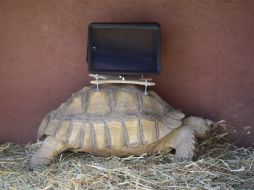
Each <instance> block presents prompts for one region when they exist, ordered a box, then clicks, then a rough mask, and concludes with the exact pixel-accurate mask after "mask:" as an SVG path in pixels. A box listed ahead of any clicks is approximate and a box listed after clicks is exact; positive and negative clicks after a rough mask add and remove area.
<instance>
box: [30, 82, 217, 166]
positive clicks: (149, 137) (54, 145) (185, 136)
mask: <svg viewBox="0 0 254 190" xmlns="http://www.w3.org/2000/svg"><path fill="white" fill-rule="evenodd" d="M212 125H213V122H212V121H211V120H208V119H202V118H199V117H187V118H185V115H184V114H183V113H182V112H181V111H179V110H176V109H174V108H172V107H171V106H170V105H169V104H168V103H166V102H165V101H163V100H162V98H160V97H159V96H158V95H157V94H156V93H155V92H154V91H149V94H148V95H145V94H144V93H143V91H142V90H141V89H140V88H139V87H138V86H136V85H122V84H117V85H116V84H114V85H113V84H105V85H102V86H101V87H100V89H99V90H97V89H96V87H95V86H87V87H84V88H83V89H81V90H80V91H78V92H77V93H74V94H73V95H72V96H71V98H69V99H68V100H67V101H66V102H65V103H63V104H62V105H61V106H60V107H59V108H57V109H56V110H53V111H51V112H50V113H49V114H47V115H46V116H45V118H44V119H43V120H42V122H41V124H40V126H39V129H38V136H37V138H38V139H40V140H42V139H44V142H43V143H42V146H41V147H40V149H39V150H38V152H37V153H35V154H34V155H33V156H32V158H31V159H30V161H29V163H28V164H29V168H30V169H34V168H37V167H40V166H45V165H49V164H50V163H51V161H52V160H53V159H54V157H55V156H56V155H58V154H60V153H61V152H63V151H65V150H68V149H72V150H78V151H81V152H88V153H93V154H97V155H103V156H110V155H115V156H120V157H123V156H129V155H142V154H144V153H148V154H152V153H156V152H165V151H170V150H172V149H174V150H175V156H176V158H177V159H179V160H190V159H192V158H193V156H194V152H195V142H196V140H195V139H196V137H204V136H205V135H206V134H207V133H208V132H209V131H210V129H211V127H212Z"/></svg>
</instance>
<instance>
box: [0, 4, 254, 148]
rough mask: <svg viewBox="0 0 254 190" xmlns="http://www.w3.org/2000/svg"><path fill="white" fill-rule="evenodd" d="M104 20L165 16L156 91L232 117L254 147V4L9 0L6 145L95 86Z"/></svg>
mask: <svg viewBox="0 0 254 190" xmlns="http://www.w3.org/2000/svg"><path fill="white" fill-rule="evenodd" d="M94 21H96V22H146V21H149V22H151V21H153V22H159V23H160V24H161V29H162V71H161V75H160V76H158V77H156V82H157V86H156V88H155V90H156V91H157V92H158V93H159V94H160V95H161V96H162V97H163V98H164V99H165V100H166V101H168V102H169V103H170V104H171V105H173V106H174V107H176V108H179V109H181V110H182V111H184V112H185V113H187V114H194V115H200V116H205V117H209V118H212V119H215V120H220V119H225V120H227V121H228V122H229V123H230V124H232V126H235V129H234V128H232V130H231V137H232V139H234V140H239V142H240V143H241V144H249V145H251V144H252V145H253V143H254V137H253V135H252V134H253V133H254V127H253V123H254V117H253V116H254V110H253V108H254V95H253V93H254V85H253V83H254V82H253V79H254V77H253V73H254V52H253V50H254V1H252V0H245V1H240V0H239V1H233V0H232V1H230V0H227V1H226V0H225V1H223V0H221V1H203V0H199V1H198V0H193V1H179V0H170V1H166V0H149V1H143V0H135V1H134V0H133V1H132V0H93V1H89V0H80V1H78V0H62V1H58V0H43V1H40V0H26V1H21V0H11V1H10V0H0V86H1V90H0V105H1V107H0V143H3V142H6V141H12V142H22V143H26V142H28V141H32V140H35V137H36V130H37V127H38V125H39V123H40V121H41V119H42V118H43V116H44V115H45V114H46V113H48V112H49V111H50V110H52V109H54V108H56V107H57V106H59V104H60V103H62V102H63V101H65V100H66V99H67V98H68V97H69V96H70V95H71V93H72V92H75V91H77V90H78V89H80V88H82V87H83V86H84V85H87V84H88V83H89V82H88V80H89V79H88V76H87V66H86V40H87V39H86V38H87V37H86V36H87V26H88V24H89V23H90V22H94ZM245 129H247V131H250V132H251V134H250V135H248V134H247V131H246V130H245Z"/></svg>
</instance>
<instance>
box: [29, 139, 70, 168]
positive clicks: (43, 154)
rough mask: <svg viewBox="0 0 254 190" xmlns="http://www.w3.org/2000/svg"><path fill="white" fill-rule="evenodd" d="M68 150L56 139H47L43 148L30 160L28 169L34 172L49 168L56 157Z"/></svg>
mask: <svg viewBox="0 0 254 190" xmlns="http://www.w3.org/2000/svg"><path fill="white" fill-rule="evenodd" d="M67 149H68V147H67V146H66V144H65V143H63V142H62V141H60V140H57V139H56V138H55V137H51V136H49V137H46V139H45V140H44V142H43V144H42V146H41V148H40V149H39V150H38V152H36V153H35V154H34V155H33V156H32V158H31V159H30V161H29V163H28V167H29V169H30V170H32V169H35V168H38V167H40V166H47V165H49V164H50V163H51V161H52V160H53V159H54V157H55V156H57V155H58V154H60V153H61V152H63V151H65V150H67Z"/></svg>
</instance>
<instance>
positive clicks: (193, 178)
mask: <svg viewBox="0 0 254 190" xmlns="http://www.w3.org/2000/svg"><path fill="white" fill-rule="evenodd" d="M222 136H223V135H217V136H216V135H215V136H212V137H210V138H209V139H206V141H203V142H201V144H200V145H199V151H198V159H197V160H196V161H195V162H177V161H176V160H175V159H174V155H171V154H170V153H168V154H164V155H153V156H145V155H144V156H141V157H134V156H132V157H128V158H118V157H107V158H105V157H98V156H93V155H91V154H86V153H72V152H67V153H63V154H61V155H60V156H59V157H58V158H57V159H56V160H55V162H54V163H53V164H52V165H51V166H49V167H47V168H40V169H37V170H36V171H28V168H27V161H28V159H29V158H30V157H31V155H32V154H33V153H34V152H35V151H36V150H37V149H38V147H39V144H38V143H37V144H31V145H26V146H25V145H15V144H4V145H1V146H0V189H4V190H5V189H18V190H21V189H44V190H46V189H75V190H78V189H254V150H253V149H252V148H247V149H246V148H237V147H235V146H234V145H231V144H228V143H226V142H223V143H222V142H218V139H221V137H222Z"/></svg>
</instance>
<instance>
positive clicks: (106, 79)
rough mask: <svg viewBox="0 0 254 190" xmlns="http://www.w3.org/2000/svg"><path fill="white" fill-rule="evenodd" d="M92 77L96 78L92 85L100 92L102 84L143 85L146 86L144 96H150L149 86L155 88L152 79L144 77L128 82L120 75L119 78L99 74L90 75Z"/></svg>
mask: <svg viewBox="0 0 254 190" xmlns="http://www.w3.org/2000/svg"><path fill="white" fill-rule="evenodd" d="M89 76H90V77H92V78H95V80H91V81H90V83H91V84H95V85H96V90H97V91H98V90H99V85H100V84H110V83H111V84H112V83H121V84H136V85H141V86H145V90H144V94H145V95H148V91H147V88H148V86H155V83H154V82H150V81H152V79H151V78H143V75H142V76H141V78H140V79H132V80H127V79H126V78H125V77H126V76H122V75H120V76H119V77H112V76H105V75H99V74H89Z"/></svg>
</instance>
